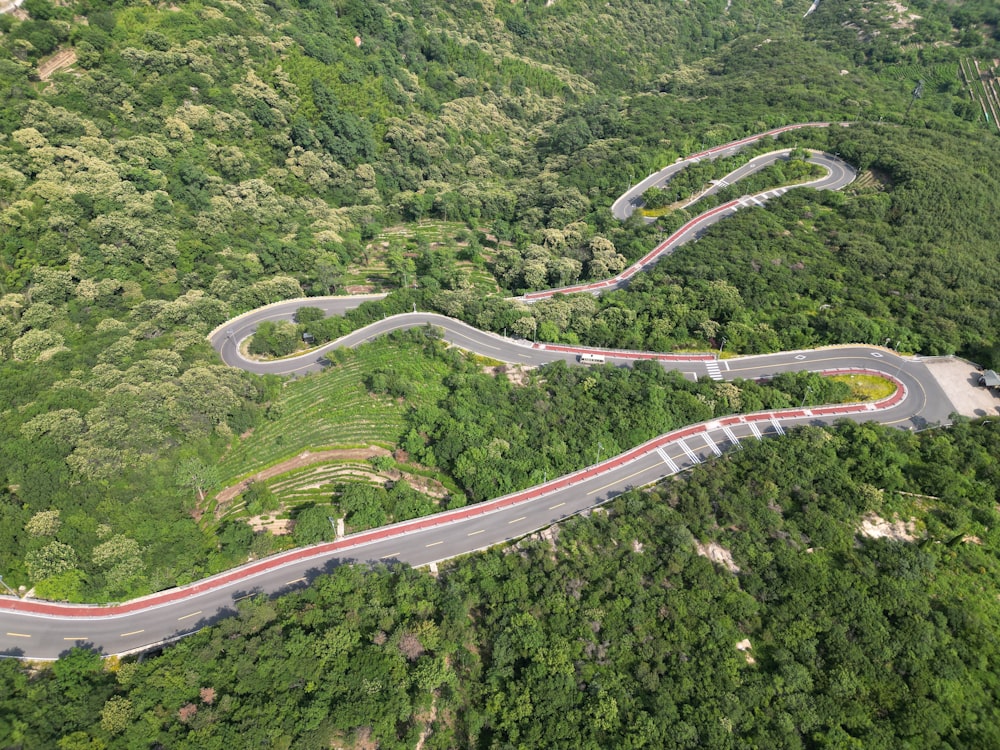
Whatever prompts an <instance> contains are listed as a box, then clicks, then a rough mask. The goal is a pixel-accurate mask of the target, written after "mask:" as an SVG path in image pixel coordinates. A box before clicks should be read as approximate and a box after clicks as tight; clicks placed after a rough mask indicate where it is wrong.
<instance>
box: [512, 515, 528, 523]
mask: <svg viewBox="0 0 1000 750" xmlns="http://www.w3.org/2000/svg"><path fill="white" fill-rule="evenodd" d="M525 518H527V516H521V517H520V518H515V519H514V520H513V521H508V522H507V523H508V524H511V523H517V522H518V521H523V520H524V519H525Z"/></svg>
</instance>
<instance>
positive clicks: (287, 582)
mask: <svg viewBox="0 0 1000 750" xmlns="http://www.w3.org/2000/svg"><path fill="white" fill-rule="evenodd" d="M304 580H306V579H305V577H302V578H296V579H295V580H294V581H285V585H286V586H291V585H292V584H293V583H302V582H303V581H304Z"/></svg>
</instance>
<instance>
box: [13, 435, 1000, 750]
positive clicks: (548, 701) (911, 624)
mask: <svg viewBox="0 0 1000 750" xmlns="http://www.w3.org/2000/svg"><path fill="white" fill-rule="evenodd" d="M996 427H997V425H996V422H993V423H992V424H982V425H970V424H968V423H961V424H959V425H957V426H956V427H954V428H953V429H950V430H943V431H941V430H938V431H927V432H923V433H921V434H919V435H911V434H908V433H903V432H901V431H899V430H895V429H888V428H879V427H877V426H870V425H865V426H857V425H848V424H845V425H842V426H841V427H839V428H836V429H833V430H818V429H814V428H804V429H801V430H797V431H796V432H795V434H794V435H789V436H787V437H784V438H776V439H773V440H767V441H764V442H762V443H758V444H753V445H751V444H749V443H747V444H746V447H745V449H744V450H742V451H739V452H738V453H737V454H736V455H734V456H732V457H731V458H729V459H727V460H725V461H720V462H715V463H713V464H712V465H710V466H701V467H699V468H698V469H696V470H695V471H693V472H692V473H691V475H690V477H689V478H684V479H678V480H675V481H671V482H669V483H667V484H665V485H664V486H662V487H661V488H659V489H658V490H656V491H653V492H649V493H640V492H633V493H630V494H629V495H627V496H625V497H623V498H620V499H618V500H616V501H615V502H614V503H612V504H611V505H610V506H609V507H608V508H607V510H606V511H602V512H599V513H598V512H595V513H593V514H592V515H590V516H589V517H584V518H576V519H572V520H570V521H568V522H566V523H565V524H562V525H561V526H560V527H559V528H558V529H554V530H553V534H552V536H554V537H555V538H556V541H554V542H552V541H549V540H547V539H541V538H537V537H536V538H532V539H529V540H523V541H521V542H520V543H518V544H517V545H516V547H512V548H507V549H503V550H500V549H495V550H491V551H489V552H486V553H482V554H477V555H474V556H471V557H469V558H466V559H463V560H459V561H456V562H454V563H452V564H450V565H448V566H446V568H443V569H442V571H441V575H440V576H439V577H438V578H434V577H432V576H431V575H430V574H428V573H426V572H422V571H413V570H410V569H408V568H403V567H399V568H377V569H375V570H367V569H364V568H358V567H342V568H338V569H337V570H335V571H334V572H333V574H332V575H330V576H326V577H321V578H320V579H319V580H317V581H316V583H315V584H314V585H313V586H312V587H310V588H309V589H308V590H306V591H303V592H301V593H297V594H293V595H289V596H285V597H281V598H279V599H275V600H272V601H268V600H265V599H258V600H253V601H246V602H243V603H241V605H240V614H239V616H238V617H233V618H231V619H228V620H225V621H224V622H222V623H220V624H219V625H217V626H215V627H212V628H210V629H208V630H205V631H202V632H200V633H198V634H196V635H193V636H191V637H189V638H186V639H185V640H183V641H181V642H180V643H178V644H176V645H175V646H172V647H170V648H169V649H168V650H166V651H165V652H164V653H163V654H162V655H161V656H158V657H155V658H148V659H145V660H143V661H141V662H136V661H128V662H125V663H121V664H117V663H116V664H113V665H109V667H108V668H105V667H104V666H103V665H102V664H101V661H100V659H99V657H98V656H97V655H95V654H92V653H90V652H87V651H83V650H74V651H73V652H72V653H71V654H70V655H69V656H68V657H67V658H64V659H62V660H60V661H59V662H57V663H56V664H55V665H53V667H52V668H51V669H46V670H44V671H43V672H42V673H41V674H39V675H37V676H34V677H29V675H28V673H27V671H26V670H25V669H24V668H23V667H22V666H21V665H19V664H18V663H16V662H13V661H10V660H0V742H4V743H5V745H12V746H20V747H53V746H56V745H57V743H58V745H59V746H60V747H107V748H109V750H110V749H111V748H126V747H137V746H138V747H148V746H149V745H150V744H153V743H157V744H160V745H163V746H169V747H174V748H197V749H198V750H202V748H223V747H234V746H235V747H251V746H253V747H256V746H266V747H295V748H326V747H330V746H331V745H336V746H341V747H361V746H366V747H372V746H376V745H377V746H378V747H382V748H412V747H414V746H416V745H417V744H418V742H419V741H420V738H423V743H424V744H423V747H426V748H440V749H442V750H444V749H445V748H499V747H509V746H515V745H516V746H522V747H552V748H576V747H594V748H598V747H601V748H604V747H627V748H643V747H645V748H703V747H712V748H741V747H748V746H750V747H768V748H789V749H791V748H803V747H852V746H857V747H865V748H879V749H881V748H885V749H886V750H889V749H890V748H898V747H913V748H925V747H926V748H939V747H943V746H946V745H947V746H951V747H993V746H996V745H997V744H998V743H1000V734H998V727H1000V716H998V708H997V707H998V705H1000V695H998V683H997V674H998V668H1000V651H998V645H997V644H998V643H1000V631H998V627H1000V625H998V623H1000V611H998V606H1000V605H998V599H1000V587H998V583H997V582H998V580H1000V561H998V559H997V552H996V550H997V543H998V541H1000V540H998V539H997V533H998V531H997V530H998V528H1000V526H998V521H1000V519H998V518H997V511H996V509H995V503H996V499H997V498H996V495H997V466H1000V431H998V430H997V429H996ZM890 522H892V523H893V524H894V525H895V526H897V527H899V531H897V532H896V537H897V538H891V537H887V536H882V537H881V538H875V537H874V532H873V531H872V530H871V529H873V528H881V529H886V528H887V527H888V526H889V525H890ZM907 538H910V539H911V541H906V539H907ZM710 553H711V554H713V555H714V556H715V559H717V560H719V562H717V563H713V562H711V561H710V560H709V559H708V558H707V557H706V556H707V555H708V554H710ZM14 717H16V718H14Z"/></svg>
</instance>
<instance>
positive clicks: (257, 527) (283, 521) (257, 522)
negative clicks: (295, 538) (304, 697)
mask: <svg viewBox="0 0 1000 750" xmlns="http://www.w3.org/2000/svg"><path fill="white" fill-rule="evenodd" d="M247 523H249V524H250V528H252V529H253V530H254V531H255V532H256V531H267V532H270V533H271V534H274V535H275V536H284V535H286V534H291V533H292V521H291V519H290V518H268V519H267V520H264V516H254V517H253V518H248V519H247Z"/></svg>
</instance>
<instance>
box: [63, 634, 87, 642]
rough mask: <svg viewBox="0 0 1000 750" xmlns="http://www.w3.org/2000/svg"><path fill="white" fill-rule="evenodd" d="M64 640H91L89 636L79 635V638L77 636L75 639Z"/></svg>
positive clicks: (67, 639) (66, 639) (65, 639)
mask: <svg viewBox="0 0 1000 750" xmlns="http://www.w3.org/2000/svg"><path fill="white" fill-rule="evenodd" d="M63 640H64V641H87V640H90V639H89V638H87V636H85V635H78V636H75V637H73V638H63Z"/></svg>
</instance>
